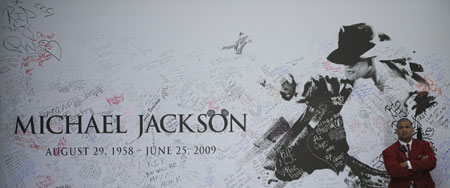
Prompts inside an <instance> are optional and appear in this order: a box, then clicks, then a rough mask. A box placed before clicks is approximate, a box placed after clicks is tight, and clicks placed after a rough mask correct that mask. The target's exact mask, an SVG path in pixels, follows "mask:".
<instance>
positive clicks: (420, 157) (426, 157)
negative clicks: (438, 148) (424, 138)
mask: <svg viewBox="0 0 450 188" xmlns="http://www.w3.org/2000/svg"><path fill="white" fill-rule="evenodd" d="M419 159H420V160H424V159H428V155H419Z"/></svg>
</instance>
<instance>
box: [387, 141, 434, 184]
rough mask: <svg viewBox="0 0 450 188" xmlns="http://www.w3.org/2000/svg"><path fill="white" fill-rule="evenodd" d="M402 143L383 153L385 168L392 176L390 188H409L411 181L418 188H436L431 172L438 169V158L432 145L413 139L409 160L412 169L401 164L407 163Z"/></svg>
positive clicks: (397, 143) (396, 143) (390, 147)
mask: <svg viewBox="0 0 450 188" xmlns="http://www.w3.org/2000/svg"><path fill="white" fill-rule="evenodd" d="M400 145H401V144H400V142H399V141H397V142H395V143H394V144H392V145H391V146H389V147H388V148H386V149H385V150H384V151H383V158H384V166H385V167H386V170H387V171H388V173H389V175H390V176H391V181H390V182H389V187H390V188H403V187H404V188H409V187H410V186H411V180H413V181H414V183H415V184H416V186H417V187H418V188H423V187H431V188H434V186H435V185H434V182H433V179H432V178H431V175H430V171H431V170H433V169H434V167H436V157H435V156H434V153H433V150H432V149H431V147H430V144H429V143H428V142H426V141H422V140H416V139H413V141H412V148H411V158H410V159H409V161H410V163H411V166H412V169H411V170H409V169H406V168H403V167H401V166H400V163H401V162H403V161H407V160H408V158H407V156H406V154H405V153H403V152H402V151H400V149H399V148H400ZM425 155H427V156H428V158H427V159H422V160H420V159H419V156H425Z"/></svg>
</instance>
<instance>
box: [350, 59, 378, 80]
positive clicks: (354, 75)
mask: <svg viewBox="0 0 450 188" xmlns="http://www.w3.org/2000/svg"><path fill="white" fill-rule="evenodd" d="M371 69H372V59H371V58H364V59H359V60H357V62H356V63H354V64H350V65H344V70H345V77H346V78H347V79H349V80H352V81H355V80H357V79H359V78H362V77H365V76H366V75H368V74H369V72H370V71H371Z"/></svg>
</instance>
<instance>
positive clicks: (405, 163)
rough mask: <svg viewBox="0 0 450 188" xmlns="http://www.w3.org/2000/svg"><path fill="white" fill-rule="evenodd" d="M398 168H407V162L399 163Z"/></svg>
mask: <svg viewBox="0 0 450 188" xmlns="http://www.w3.org/2000/svg"><path fill="white" fill-rule="evenodd" d="M400 166H401V167H403V168H408V162H407V161H403V162H401V163H400Z"/></svg>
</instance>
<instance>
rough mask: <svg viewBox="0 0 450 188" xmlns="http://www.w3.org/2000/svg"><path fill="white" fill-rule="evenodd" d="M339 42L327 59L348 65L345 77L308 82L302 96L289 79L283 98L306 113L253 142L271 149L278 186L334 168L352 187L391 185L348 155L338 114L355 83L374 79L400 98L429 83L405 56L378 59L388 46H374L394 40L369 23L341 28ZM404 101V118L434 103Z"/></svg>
mask: <svg viewBox="0 0 450 188" xmlns="http://www.w3.org/2000/svg"><path fill="white" fill-rule="evenodd" d="M338 39H339V41H338V48H337V49H336V50H334V51H333V52H332V53H331V54H330V55H329V56H328V57H327V59H328V60H329V61H331V62H332V63H336V64H341V65H344V66H345V77H346V79H340V80H339V79H337V78H332V77H328V76H325V77H324V76H318V77H317V78H312V79H311V81H308V82H307V83H306V84H305V85H304V87H303V91H302V92H300V91H299V90H300V89H301V88H298V87H297V83H296V82H295V79H294V77H293V76H292V75H289V76H287V77H286V78H285V80H284V82H283V83H282V85H281V87H282V90H281V92H280V94H281V97H282V98H283V99H285V100H291V99H293V98H296V99H297V102H298V103H303V104H306V110H305V112H303V114H302V115H301V116H300V118H299V119H298V120H297V121H296V122H295V123H294V124H293V125H292V126H290V125H289V124H288V123H287V122H286V121H285V120H284V118H282V117H281V118H280V120H279V121H278V122H277V123H275V124H274V125H273V126H272V127H271V128H270V129H269V130H268V131H267V132H266V133H265V134H264V136H263V139H262V140H261V141H259V142H257V143H255V146H256V147H257V148H259V149H260V150H265V149H269V148H270V152H268V154H267V161H266V162H265V164H264V168H266V169H268V170H274V171H275V176H276V178H277V180H269V183H272V182H277V185H276V187H280V186H283V185H284V184H285V183H287V182H289V181H292V180H296V179H299V178H300V177H301V176H303V175H305V174H311V173H312V172H313V171H315V170H318V169H331V170H333V171H334V172H335V173H336V174H339V173H341V172H344V171H346V172H347V173H348V178H347V179H346V180H345V183H346V184H347V185H348V186H349V187H386V185H387V182H388V181H389V175H388V174H387V172H386V171H381V170H378V169H375V168H372V167H370V166H368V165H367V164H364V163H362V162H360V161H359V160H357V159H355V158H354V157H352V156H350V155H349V154H348V151H349V146H348V143H347V140H346V133H345V130H344V122H343V120H342V117H341V115H340V111H341V109H342V107H343V105H344V104H345V102H346V100H347V99H348V97H349V96H350V94H351V92H352V88H353V84H354V82H355V81H356V80H358V79H371V80H373V82H374V84H375V86H376V87H377V88H378V89H379V90H380V91H381V92H393V93H394V94H393V95H397V93H396V91H397V90H396V89H395V87H404V86H405V84H406V85H408V86H412V85H413V84H414V83H417V82H420V83H422V84H424V85H426V84H427V83H426V81H425V79H423V78H422V77H421V76H420V75H419V74H418V73H417V72H422V71H423V69H422V67H421V66H420V65H419V64H416V63H412V62H410V61H409V60H410V59H409V58H407V57H401V58H393V59H383V57H386V56H383V55H377V54H376V53H378V52H383V49H384V48H381V50H380V49H377V48H374V47H375V46H376V45H380V46H381V47H383V44H381V43H383V42H386V41H389V40H390V37H389V36H387V35H386V34H383V33H375V32H374V30H373V29H372V27H371V26H369V25H367V24H365V23H359V24H354V25H350V26H343V28H342V29H341V30H340V32H339V38H338ZM388 57H389V56H388ZM390 58H392V56H391V57H390ZM399 79H400V80H399ZM399 83H401V85H398V84H399ZM392 84H395V85H392ZM300 93H301V94H300ZM419 96H420V97H419ZM424 96H425V97H424ZM403 97H404V99H403V100H401V101H402V104H403V105H402V108H404V109H403V110H404V111H405V112H406V114H412V111H415V113H416V114H415V115H418V114H419V113H420V110H422V111H424V110H425V109H426V108H428V107H431V106H432V104H433V99H434V98H433V97H431V96H428V95H427V94H424V93H419V92H411V93H408V92H406V93H405V94H404V95H403ZM418 100H420V101H418ZM419 109H420V110H419ZM346 167H347V168H346ZM305 172H306V173H305ZM279 180H281V181H279Z"/></svg>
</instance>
